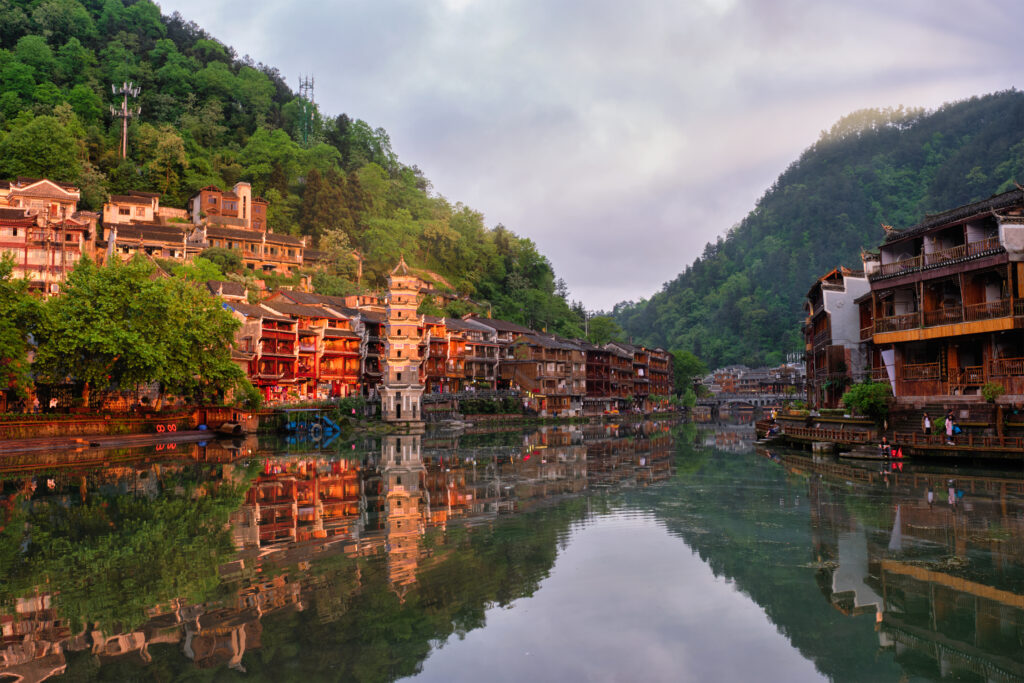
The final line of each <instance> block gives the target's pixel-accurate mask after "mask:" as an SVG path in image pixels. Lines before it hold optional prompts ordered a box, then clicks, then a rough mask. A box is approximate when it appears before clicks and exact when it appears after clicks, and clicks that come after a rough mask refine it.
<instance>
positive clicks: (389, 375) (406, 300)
mask: <svg viewBox="0 0 1024 683" xmlns="http://www.w3.org/2000/svg"><path fill="white" fill-rule="evenodd" d="M421 285H422V283H421V282H420V279H419V278H418V277H416V276H415V275H413V274H412V273H410V272H409V267H408V266H407V265H406V264H405V258H404V257H403V258H402V259H401V260H400V261H399V263H398V265H397V266H395V269H394V270H392V271H391V275H390V276H389V277H388V298H387V320H386V323H385V331H384V334H385V337H386V343H385V349H384V352H385V355H386V361H385V366H386V367H385V370H384V381H383V382H382V384H381V388H380V396H381V412H382V413H383V416H384V421H385V422H405V423H409V422H422V420H423V412H422V405H421V403H422V397H423V385H422V384H420V362H421V358H420V350H419V347H420V336H421V334H420V320H419V315H417V313H416V308H417V306H418V305H419V293H420V288H421Z"/></svg>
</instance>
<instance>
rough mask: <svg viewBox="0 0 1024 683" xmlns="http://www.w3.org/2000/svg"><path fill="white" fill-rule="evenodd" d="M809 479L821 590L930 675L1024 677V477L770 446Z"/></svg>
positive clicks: (907, 663)
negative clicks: (840, 458)
mask: <svg viewBox="0 0 1024 683" xmlns="http://www.w3.org/2000/svg"><path fill="white" fill-rule="evenodd" d="M761 452H762V454H763V455H766V456H767V457H769V458H772V459H774V460H775V461H776V462H779V463H780V464H781V465H783V467H785V469H786V471H787V472H788V473H790V474H791V475H793V476H799V477H803V478H806V481H807V491H808V495H809V498H810V500H809V502H810V516H811V528H812V530H813V538H814V549H815V553H816V558H817V561H818V563H819V565H820V567H821V569H820V570H819V576H818V579H819V582H820V585H821V587H822V591H823V593H824V594H825V595H826V597H827V598H828V599H829V601H830V603H831V604H832V606H833V607H834V608H835V609H836V610H838V611H839V612H841V613H842V614H845V615H848V616H858V615H869V616H870V618H872V619H873V620H874V622H875V631H876V632H877V634H878V642H879V645H880V647H881V648H882V650H884V651H887V652H890V653H892V654H893V655H894V658H895V660H896V661H897V662H898V663H900V664H901V666H903V668H904V669H905V670H906V671H908V672H910V673H913V674H916V675H919V676H924V677H927V678H930V679H939V678H949V677H953V678H956V679H958V680H971V679H974V678H977V679H978V680H987V681H1007V680H1012V681H1018V680H1024V478H1022V475H1021V472H1019V471H1003V472H999V471H997V472H984V471H979V470H974V471H972V470H966V469H965V470H956V469H951V468H943V467H926V466H911V465H909V464H905V465H902V464H897V465H896V466H892V465H888V466H885V467H882V468H875V467H868V466H863V465H857V464H847V463H841V462H835V461H834V460H832V459H822V458H816V457H811V456H808V455H805V454H796V453H787V454H779V453H777V452H771V451H766V450H763V451H761Z"/></svg>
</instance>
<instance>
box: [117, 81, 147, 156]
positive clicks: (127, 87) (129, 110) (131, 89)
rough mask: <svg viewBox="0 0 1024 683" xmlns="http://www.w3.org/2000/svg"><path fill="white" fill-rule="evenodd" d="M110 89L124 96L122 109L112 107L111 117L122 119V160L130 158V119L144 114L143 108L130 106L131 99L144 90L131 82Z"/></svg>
mask: <svg viewBox="0 0 1024 683" xmlns="http://www.w3.org/2000/svg"><path fill="white" fill-rule="evenodd" d="M110 89H111V90H112V91H113V93H114V94H115V95H122V96H123V97H122V99H121V108H120V109H118V108H116V107H113V106H112V107H110V115H111V116H113V117H114V118H116V119H121V120H122V121H121V158H122V159H124V158H127V156H128V119H130V118H132V117H133V116H138V115H139V114H141V113H142V107H140V106H139V105H135V106H134V107H129V106H128V98H129V97H133V98H135V97H138V96H139V93H140V92H142V88H140V87H139V86H137V85H135V84H134V83H133V82H131V81H125V82H124V83H122V84H121V85H120V86H117V85H113V84H111V86H110Z"/></svg>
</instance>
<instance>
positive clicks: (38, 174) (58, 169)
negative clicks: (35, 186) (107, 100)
mask: <svg viewBox="0 0 1024 683" xmlns="http://www.w3.org/2000/svg"><path fill="white" fill-rule="evenodd" d="M77 149H78V141H77V140H76V139H75V137H74V136H72V135H71V133H70V132H68V130H67V128H66V127H64V126H63V125H61V123H60V121H58V120H57V118H56V117H53V116H36V117H35V118H33V119H31V120H30V121H28V122H27V123H23V124H19V125H16V126H15V127H14V128H13V129H12V130H11V132H10V133H8V134H7V135H6V136H4V138H3V139H2V140H0V176H3V177H5V178H13V177H17V176H28V177H32V178H53V179H54V180H60V181H64V182H69V181H72V182H73V181H75V180H76V179H77V178H78V177H79V175H80V174H81V172H82V166H81V164H80V163H79V161H78V157H77V155H76V150H77Z"/></svg>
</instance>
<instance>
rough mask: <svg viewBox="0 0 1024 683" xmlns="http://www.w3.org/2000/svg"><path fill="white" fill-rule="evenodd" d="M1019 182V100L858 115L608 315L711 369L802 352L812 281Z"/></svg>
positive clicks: (1023, 159) (1006, 96)
mask: <svg viewBox="0 0 1024 683" xmlns="http://www.w3.org/2000/svg"><path fill="white" fill-rule="evenodd" d="M1016 180H1024V93H1020V92H1018V91H1016V90H1009V91H1006V92H1000V93H995V94H991V95H986V96H983V97H973V98H971V99H969V100H965V101H961V102H954V103H950V104H946V105H944V106H942V107H940V108H939V109H937V110H935V111H930V112H926V111H924V110H920V109H913V110H906V109H903V108H902V107H900V108H896V109H884V110H878V109H865V110H861V111H857V112H854V113H853V114H850V115H848V116H846V117H844V118H842V119H841V120H840V121H838V122H837V123H836V124H835V125H834V126H833V127H832V129H831V130H829V131H823V132H822V134H821V137H820V139H819V140H818V141H817V142H816V143H814V144H813V145H811V147H809V148H808V149H807V150H805V151H804V152H803V154H801V155H800V158H799V159H797V160H796V161H795V162H793V163H792V164H791V165H790V166H789V168H787V169H786V170H785V171H784V172H783V173H782V174H781V175H780V176H779V177H778V179H777V180H776V181H775V183H774V184H773V185H772V186H771V187H770V188H769V189H768V190H767V191H766V192H765V193H764V195H763V196H762V197H761V198H760V199H759V200H758V201H757V203H756V205H755V207H754V209H753V210H752V211H751V212H750V213H749V214H748V215H747V216H746V218H744V219H743V220H742V221H741V222H740V223H739V224H738V225H736V226H734V227H733V228H731V229H730V230H729V231H728V232H727V233H726V234H725V236H723V237H720V238H719V239H718V241H717V242H714V243H709V244H708V245H707V246H706V247H705V248H704V252H703V254H702V255H701V256H700V257H699V258H697V259H696V260H695V261H694V262H693V264H692V265H690V266H688V267H686V268H685V269H684V270H683V271H682V272H681V273H680V274H679V275H678V276H677V277H676V278H675V279H674V280H672V281H671V282H668V283H667V284H665V285H664V287H663V288H662V290H661V291H660V292H658V293H656V294H654V295H653V296H651V297H650V298H649V299H645V300H641V301H639V302H623V303H619V304H617V305H616V306H615V308H614V310H613V316H614V318H615V319H616V321H617V322H618V323H619V324H620V325H621V326H622V327H623V329H624V330H625V331H626V332H627V333H628V334H629V335H631V336H633V337H634V339H635V340H636V341H637V342H638V343H642V344H645V345H649V346H663V347H665V348H671V349H684V350H688V351H691V352H693V353H694V354H696V355H697V356H699V357H700V358H702V359H703V360H704V361H705V362H706V363H707V364H708V365H710V366H711V367H717V366H721V365H725V364H729V363H746V364H749V365H756V364H761V363H777V362H780V361H781V360H783V359H784V357H785V354H786V353H787V352H791V351H799V350H801V348H802V338H801V333H800V326H801V324H802V320H803V314H802V312H801V306H802V303H803V298H804V296H805V295H806V293H807V290H808V289H810V286H811V284H812V283H813V282H814V279H815V278H816V277H819V276H821V275H824V274H825V273H826V272H827V271H828V270H830V269H832V268H834V267H836V266H838V265H847V266H850V267H854V268H857V267H859V264H860V250H861V249H874V248H876V247H877V246H878V245H879V244H880V243H881V241H882V238H883V232H882V229H881V227H880V226H881V224H886V225H891V226H894V227H896V228H905V227H909V226H911V225H914V224H915V223H917V222H919V221H921V220H922V219H923V218H924V217H925V216H926V215H927V214H931V213H938V212H941V211H944V210H947V209H951V208H954V207H956V206H959V205H962V204H966V203H969V202H973V201H977V200H980V199H984V198H986V197H988V196H990V195H992V194H995V193H998V192H1002V191H1005V190H1006V189H1009V188H1012V187H1013V183H1014V182H1015V181H1016Z"/></svg>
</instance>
